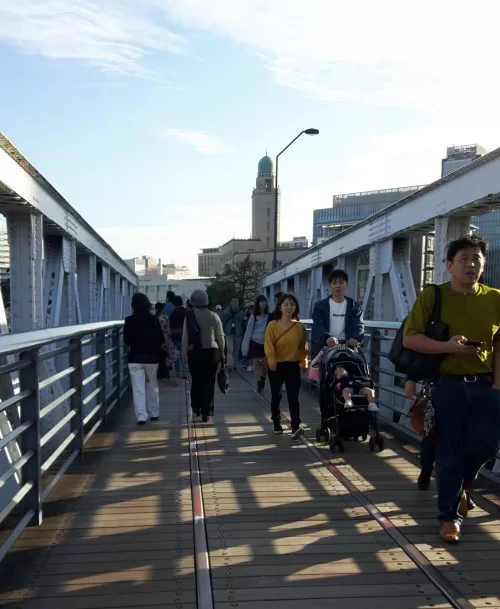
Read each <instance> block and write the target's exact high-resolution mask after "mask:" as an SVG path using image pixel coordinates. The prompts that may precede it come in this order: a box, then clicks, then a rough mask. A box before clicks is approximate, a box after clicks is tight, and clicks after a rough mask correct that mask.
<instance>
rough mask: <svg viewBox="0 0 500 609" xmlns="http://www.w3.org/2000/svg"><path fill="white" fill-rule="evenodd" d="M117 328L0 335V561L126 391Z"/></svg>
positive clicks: (101, 325) (118, 325)
mask: <svg viewBox="0 0 500 609" xmlns="http://www.w3.org/2000/svg"><path fill="white" fill-rule="evenodd" d="M122 326H123V322H122V321H115V322H103V323H95V324H82V325H80V326H69V327H62V328H50V329H47V330H40V331H35V332H23V333H19V334H12V335H4V336H0V383H1V385H0V386H1V391H2V401H1V402H0V417H1V420H0V423H1V425H0V562H1V561H2V559H3V558H4V557H5V555H6V553H7V552H8V550H9V549H10V548H11V547H12V545H13V544H14V543H15V541H16V539H17V538H18V537H19V535H20V534H21V533H22V532H23V530H24V529H25V528H26V526H27V525H29V524H41V522H42V520H43V504H44V502H45V501H46V499H47V497H48V496H49V495H50V493H51V492H52V490H53V489H54V487H55V485H56V484H57V482H58V481H59V480H60V478H61V477H62V476H63V474H64V473H65V472H66V471H67V469H68V468H69V467H70V465H71V464H72V463H73V462H74V461H75V459H76V458H77V457H83V454H84V448H85V445H86V444H87V442H88V441H89V440H90V438H91V437H92V436H93V434H94V433H95V432H96V431H97V430H98V429H99V428H100V427H102V428H105V427H106V420H107V418H108V416H109V414H110V413H111V411H112V410H113V409H114V408H115V407H116V406H120V402H121V399H122V397H123V395H124V393H125V392H126V391H127V389H128V387H129V375H128V368H127V366H126V354H125V350H124V346H123V337H122V334H123V333H122Z"/></svg>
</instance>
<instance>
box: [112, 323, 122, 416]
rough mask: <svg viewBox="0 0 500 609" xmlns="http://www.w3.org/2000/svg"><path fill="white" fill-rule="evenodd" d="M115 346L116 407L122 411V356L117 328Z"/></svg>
mask: <svg viewBox="0 0 500 609" xmlns="http://www.w3.org/2000/svg"><path fill="white" fill-rule="evenodd" d="M111 341H112V346H113V376H115V375H116V377H115V378H116V406H117V408H118V409H120V407H121V404H122V378H123V370H122V354H121V348H120V328H115V329H114V330H113V335H112V339H111Z"/></svg>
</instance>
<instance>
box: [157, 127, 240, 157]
mask: <svg viewBox="0 0 500 609" xmlns="http://www.w3.org/2000/svg"><path fill="white" fill-rule="evenodd" d="M165 135H166V136H167V137H170V138H172V139H174V140H177V141H178V142H181V143H182V144H187V145H189V146H193V147H194V148H195V150H196V151H197V152H199V153H200V154H210V155H211V154H224V153H225V152H232V148H231V146H229V144H226V142H224V140H222V139H221V138H220V137H217V136H216V135H211V134H210V133H207V132H206V131H197V130H195V129H167V130H166V131H165Z"/></svg>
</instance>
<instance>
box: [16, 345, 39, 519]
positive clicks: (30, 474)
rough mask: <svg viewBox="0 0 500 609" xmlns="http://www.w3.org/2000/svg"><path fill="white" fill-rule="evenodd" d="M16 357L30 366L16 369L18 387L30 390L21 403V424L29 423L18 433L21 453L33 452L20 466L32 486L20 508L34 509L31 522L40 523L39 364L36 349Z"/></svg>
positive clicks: (23, 477) (24, 476)
mask: <svg viewBox="0 0 500 609" xmlns="http://www.w3.org/2000/svg"><path fill="white" fill-rule="evenodd" d="M19 358H20V359H23V360H28V361H29V362H30V365H29V366H27V367H26V368H22V369H21V370H20V371H19V389H20V391H24V390H25V389H28V390H29V391H31V393H30V395H29V396H28V397H27V398H25V399H24V400H23V401H22V403H21V405H20V410H21V425H22V424H23V423H28V422H29V421H32V425H31V426H30V427H29V428H28V429H27V430H26V431H25V432H24V433H23V434H22V436H21V439H20V440H21V441H20V444H21V452H22V454H23V455H25V454H26V453H28V452H30V451H31V452H32V453H33V456H32V457H31V459H28V461H27V463H26V464H25V465H24V467H23V468H22V482H23V483H24V484H25V483H27V482H33V488H32V489H31V490H30V491H29V492H28V493H27V494H26V496H25V497H24V499H23V500H22V509H23V511H24V513H25V514H26V513H27V512H29V511H30V510H33V512H34V516H33V518H32V520H31V522H30V524H34V525H41V524H42V521H43V511H42V472H41V466H42V449H41V448H40V391H39V379H40V376H39V366H38V349H37V348H35V349H31V350H29V351H23V352H22V353H20V354H19Z"/></svg>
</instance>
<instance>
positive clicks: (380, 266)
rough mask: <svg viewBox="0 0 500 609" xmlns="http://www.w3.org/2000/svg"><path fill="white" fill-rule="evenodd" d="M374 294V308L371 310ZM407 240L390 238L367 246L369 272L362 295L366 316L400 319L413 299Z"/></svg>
mask: <svg viewBox="0 0 500 609" xmlns="http://www.w3.org/2000/svg"><path fill="white" fill-rule="evenodd" d="M372 294H373V311H371V310H370V308H371V307H370V305H371V299H372ZM415 298H416V294H415V285H414V283H413V276H412V272H411V266H410V241H409V239H395V240H394V241H393V240H392V239H389V240H387V241H382V242H380V243H375V244H373V245H372V246H371V247H370V274H369V276H368V282H367V286H366V291H365V295H364V298H363V313H364V314H365V316H366V318H367V319H376V320H391V321H392V320H393V319H394V318H395V317H396V319H397V320H398V321H402V320H403V319H404V318H405V317H406V316H407V315H408V313H409V311H410V309H411V307H412V306H413V303H414V302H415Z"/></svg>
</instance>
